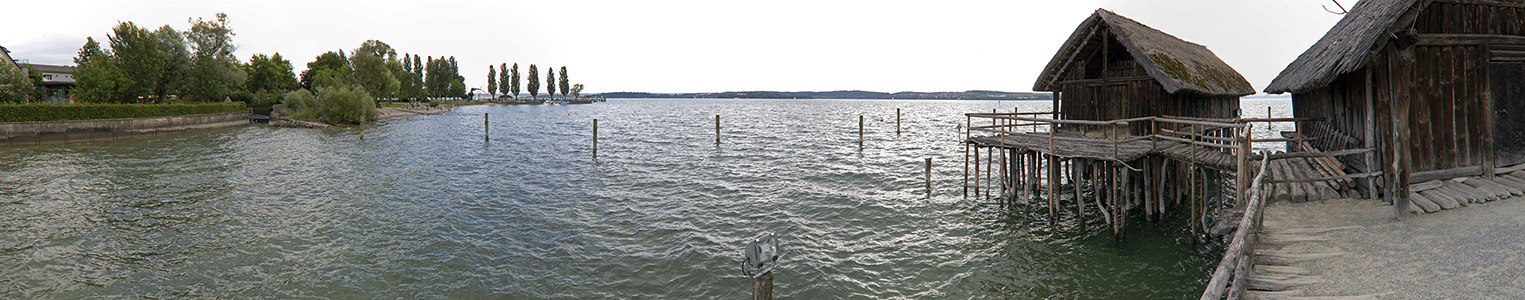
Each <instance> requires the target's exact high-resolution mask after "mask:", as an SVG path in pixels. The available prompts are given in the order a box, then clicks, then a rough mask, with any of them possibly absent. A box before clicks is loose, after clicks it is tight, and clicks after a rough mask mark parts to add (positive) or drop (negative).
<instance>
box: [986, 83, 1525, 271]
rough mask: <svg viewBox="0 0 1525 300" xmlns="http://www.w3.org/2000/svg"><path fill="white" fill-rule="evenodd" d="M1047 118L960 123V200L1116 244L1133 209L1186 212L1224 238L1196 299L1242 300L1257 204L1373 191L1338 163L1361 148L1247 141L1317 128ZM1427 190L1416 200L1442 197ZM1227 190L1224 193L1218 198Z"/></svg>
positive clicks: (1200, 231)
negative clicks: (1033, 214) (1040, 214)
mask: <svg viewBox="0 0 1525 300" xmlns="http://www.w3.org/2000/svg"><path fill="white" fill-rule="evenodd" d="M1054 115H1055V114H1054V113H1052V112H1045V113H968V114H965V116H966V120H965V122H966V125H967V127H966V128H968V131H966V135H965V139H964V144H965V149H966V155H965V163H966V167H965V171H966V173H965V195H966V196H969V195H971V194H970V193H969V192H971V191H972V192H973V193H972V195H973V196H974V197H976V198H982V199H990V200H994V201H995V203H997V204H999V205H1002V206H1009V207H1018V206H1021V207H1028V208H1029V209H1030V208H1032V207H1040V208H1042V207H1046V208H1047V210H1048V220H1049V222H1050V223H1051V224H1057V222H1058V220H1059V219H1060V217H1061V215H1063V214H1069V215H1071V216H1072V217H1073V218H1074V219H1075V220H1077V221H1078V222H1077V223H1078V224H1084V220H1085V219H1086V218H1091V217H1098V218H1102V219H1103V220H1105V222H1106V224H1108V226H1109V227H1110V228H1109V229H1110V232H1111V233H1112V234H1113V237H1114V239H1116V240H1119V241H1120V240H1121V239H1123V238H1124V236H1125V233H1126V229H1127V225H1128V219H1129V217H1128V216H1129V215H1130V214H1133V213H1135V212H1136V211H1139V210H1142V213H1143V214H1145V217H1146V218H1147V219H1151V220H1152V219H1155V218H1159V217H1160V216H1161V215H1163V214H1166V213H1185V214H1189V219H1188V220H1189V221H1188V227H1190V228H1191V232H1192V235H1193V237H1194V238H1202V237H1207V236H1225V237H1228V238H1229V240H1228V241H1229V248H1228V250H1226V252H1225V256H1224V258H1223V260H1222V261H1221V262H1220V264H1219V266H1218V270H1217V272H1216V273H1215V274H1214V276H1213V278H1212V279H1211V282H1210V284H1209V288H1208V291H1207V293H1206V294H1205V295H1204V299H1217V297H1221V296H1223V295H1224V293H1228V294H1230V295H1231V298H1232V297H1236V296H1237V295H1238V294H1239V293H1241V292H1243V291H1244V290H1243V288H1242V287H1243V285H1244V284H1245V282H1244V280H1246V278H1249V277H1251V276H1249V275H1247V274H1248V273H1246V272H1249V270H1248V267H1249V264H1250V263H1251V261H1253V256H1254V253H1253V252H1252V251H1251V249H1253V248H1254V246H1255V243H1257V234H1256V232H1257V231H1258V230H1259V217H1260V216H1259V215H1260V209H1261V208H1262V207H1263V206H1264V205H1265V204H1266V203H1268V202H1272V201H1293V202H1301V201H1313V200H1322V199H1333V198H1356V197H1362V196H1363V194H1364V195H1365V196H1367V197H1371V195H1373V193H1372V191H1370V190H1366V189H1367V188H1368V187H1367V186H1366V185H1363V184H1361V183H1362V182H1364V181H1365V180H1368V179H1369V178H1372V177H1379V176H1381V175H1382V174H1381V173H1380V172H1371V173H1355V174H1351V173H1347V172H1346V171H1347V170H1350V168H1348V167H1347V166H1345V165H1343V164H1341V163H1340V161H1341V160H1340V159H1339V158H1341V157H1345V156H1364V155H1372V152H1373V151H1372V150H1371V149H1355V150H1343V151H1332V152H1321V151H1318V150H1317V149H1315V148H1313V147H1309V146H1307V145H1308V141H1309V140H1310V139H1309V138H1303V137H1301V135H1300V134H1298V133H1297V132H1287V133H1283V134H1282V136H1283V137H1282V138H1261V139H1256V138H1252V137H1253V136H1255V135H1254V134H1253V132H1254V130H1255V128H1256V127H1255V124H1257V123H1259V124H1265V123H1276V122H1292V123H1310V122H1322V121H1323V120H1321V119H1315V118H1255V119H1248V118H1239V119H1200V118H1181V117H1170V116H1158V117H1143V118H1131V119H1122V120H1111V121H1089V120H1058V119H1053V118H1052V116H1054ZM1266 127H1269V126H1266ZM1300 127H1311V126H1300ZM1130 132H1143V133H1145V134H1141V135H1135V134H1130ZM977 133H979V134H980V135H976V134H977ZM1270 143H1285V144H1286V145H1287V147H1288V148H1287V150H1290V151H1291V152H1275V153H1271V152H1270V151H1262V152H1260V153H1252V149H1255V148H1256V147H1255V146H1256V145H1260V146H1262V147H1260V148H1270V147H1268V146H1271V145H1272V144H1270ZM971 170H972V171H973V172H972V173H970V172H969V171H971ZM1510 171H1512V170H1510ZM1520 174H1521V175H1522V176H1525V172H1521V173H1520ZM1512 179H1513V178H1508V177H1504V179H1503V180H1512ZM1228 180H1232V181H1233V182H1234V183H1233V185H1232V186H1233V188H1232V189H1230V188H1227V187H1226V186H1227V184H1225V183H1227V182H1228ZM1508 183H1509V185H1515V184H1519V185H1520V187H1519V188H1517V189H1515V190H1510V189H1509V188H1508V187H1507V185H1501V184H1489V183H1483V182H1481V181H1478V182H1473V183H1472V184H1470V185H1467V186H1477V187H1488V188H1489V189H1488V190H1487V192H1477V193H1476V194H1478V195H1484V194H1486V195H1489V196H1492V197H1495V198H1496V197H1502V196H1503V195H1509V194H1510V193H1513V192H1516V191H1518V192H1520V193H1525V180H1520V182H1518V183H1516V182H1512V181H1511V182H1508ZM1061 184H1068V185H1070V186H1072V187H1073V189H1072V191H1073V195H1061V194H1060V193H1061V189H1060V188H1059V185H1061ZM1435 185H1436V187H1433V188H1426V187H1416V188H1415V190H1421V191H1423V192H1429V189H1437V188H1443V187H1446V186H1443V185H1441V184H1435ZM1230 190H1231V191H1232V193H1233V194H1227V193H1228V191H1230ZM1411 197H1412V196H1411ZM1064 199H1068V200H1069V201H1061V200H1064ZM1373 199H1375V198H1373ZM1417 199H1424V198H1417ZM1473 201H1479V200H1473ZM1481 201H1486V200H1481ZM1449 203H1454V202H1449ZM1066 206H1068V207H1066ZM1453 206H1454V204H1453ZM1421 207H1424V208H1428V207H1429V205H1421ZM1093 210H1094V211H1095V212H1094V213H1091V212H1090V211H1093ZM1425 210H1428V209H1425ZM1069 212H1073V213H1069ZM1231 281H1232V282H1233V285H1230V282H1231ZM1214 287H1217V288H1214ZM1231 287H1232V288H1231ZM1206 296H1212V297H1206Z"/></svg>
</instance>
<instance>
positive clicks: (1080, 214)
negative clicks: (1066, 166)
mask: <svg viewBox="0 0 1525 300" xmlns="http://www.w3.org/2000/svg"><path fill="white" fill-rule="evenodd" d="M1080 162H1081V160H1080V159H1070V186H1071V187H1074V188H1075V226H1077V227H1080V229H1081V230H1085V227H1086V201H1085V197H1082V196H1081V187H1082V185H1081V180H1080V179H1081V177H1080V170H1081V166H1080Z"/></svg>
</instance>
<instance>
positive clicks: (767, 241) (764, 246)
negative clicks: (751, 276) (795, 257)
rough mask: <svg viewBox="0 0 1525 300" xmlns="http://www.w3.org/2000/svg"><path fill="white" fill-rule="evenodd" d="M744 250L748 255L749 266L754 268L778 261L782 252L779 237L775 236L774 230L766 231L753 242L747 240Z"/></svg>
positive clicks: (747, 262)
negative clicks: (779, 247)
mask: <svg viewBox="0 0 1525 300" xmlns="http://www.w3.org/2000/svg"><path fill="white" fill-rule="evenodd" d="M743 252H744V253H745V255H746V264H747V266H749V267H751V268H753V269H758V268H762V267H763V266H766V265H768V264H769V263H773V262H776V261H778V256H779V253H780V252H779V249H778V239H777V238H775V237H774V235H773V233H772V232H769V233H764V234H763V235H762V236H758V237H757V238H756V239H753V240H752V241H751V242H747V246H746V248H745V249H743Z"/></svg>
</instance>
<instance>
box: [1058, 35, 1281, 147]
mask: <svg viewBox="0 0 1525 300" xmlns="http://www.w3.org/2000/svg"><path fill="white" fill-rule="evenodd" d="M1033 90H1034V91H1047V92H1054V94H1055V95H1054V99H1055V100H1054V101H1055V105H1054V107H1055V109H1057V110H1058V112H1059V113H1060V116H1061V118H1064V119H1075V120H1115V119H1125V118H1133V117H1143V116H1159V115H1171V116H1187V117H1202V118H1232V117H1235V116H1237V114H1238V113H1237V112H1238V109H1239V97H1240V96H1244V95H1249V94H1254V93H1255V90H1254V88H1252V87H1250V83H1249V82H1248V81H1246V80H1244V77H1243V76H1240V75H1239V72H1236V71H1234V69H1233V68H1230V67H1229V66H1228V64H1227V63H1224V62H1223V60H1222V59H1219V58H1218V56H1217V55H1214V54H1213V52H1212V51H1211V50H1208V49H1207V47H1204V46H1202V45H1200V44H1196V43H1192V42H1188V41H1184V40H1181V39H1180V38H1177V37H1175V36H1172V35H1170V34H1166V33H1164V32H1161V31H1159V30H1156V29H1154V28H1150V27H1149V26H1146V25H1144V24H1141V23H1139V22H1138V21H1134V20H1133V19H1129V18H1126V17H1123V16H1121V15H1118V14H1116V13H1113V12H1111V11H1108V10H1105V9H1098V10H1096V13H1095V14H1092V15H1091V16H1090V17H1089V18H1086V20H1085V21H1083V22H1081V23H1080V26H1079V27H1078V28H1076V29H1075V32H1074V33H1072V34H1071V35H1070V38H1069V40H1067V41H1065V42H1064V45H1062V46H1060V48H1059V52H1058V53H1056V54H1054V58H1053V59H1052V60H1050V61H1049V63H1048V66H1047V67H1044V68H1043V73H1041V74H1039V76H1038V82H1037V83H1035V84H1034V85H1033Z"/></svg>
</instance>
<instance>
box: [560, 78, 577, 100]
mask: <svg viewBox="0 0 1525 300" xmlns="http://www.w3.org/2000/svg"><path fill="white" fill-rule="evenodd" d="M561 74H566V73H565V72H562V73H561ZM571 92H572V98H573V99H576V98H577V97H579V96H581V95H582V84H581V83H579V84H574V85H572V91H571Z"/></svg>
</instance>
